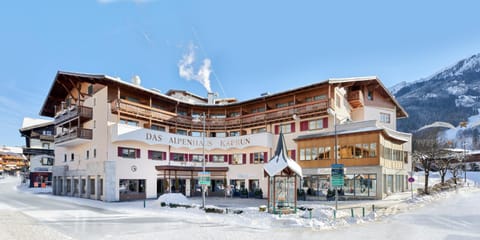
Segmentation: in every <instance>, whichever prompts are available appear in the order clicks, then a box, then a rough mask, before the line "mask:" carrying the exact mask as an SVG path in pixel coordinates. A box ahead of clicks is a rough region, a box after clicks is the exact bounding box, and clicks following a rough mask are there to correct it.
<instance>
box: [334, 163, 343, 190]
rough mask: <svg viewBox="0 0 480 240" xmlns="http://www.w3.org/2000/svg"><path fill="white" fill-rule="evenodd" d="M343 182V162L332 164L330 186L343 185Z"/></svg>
mask: <svg viewBox="0 0 480 240" xmlns="http://www.w3.org/2000/svg"><path fill="white" fill-rule="evenodd" d="M344 183H345V182H344V172H343V164H332V187H343V185H344Z"/></svg>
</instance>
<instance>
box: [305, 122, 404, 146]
mask: <svg viewBox="0 0 480 240" xmlns="http://www.w3.org/2000/svg"><path fill="white" fill-rule="evenodd" d="M371 131H382V132H383V133H384V134H385V135H387V136H389V137H390V138H393V139H396V140H398V141H402V142H408V141H410V138H411V134H409V133H403V132H398V131H394V130H391V129H388V128H385V127H381V126H378V125H377V121H376V120H367V121H361V122H347V123H343V124H338V125H337V132H336V134H337V135H343V134H353V133H362V132H371ZM334 135H335V131H331V132H321V133H314V134H309V135H302V136H298V137H297V138H296V139H295V140H304V139H312V138H319V137H327V136H334Z"/></svg>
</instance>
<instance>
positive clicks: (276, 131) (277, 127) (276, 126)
mask: <svg viewBox="0 0 480 240" xmlns="http://www.w3.org/2000/svg"><path fill="white" fill-rule="evenodd" d="M278 129H279V126H278V125H275V134H278Z"/></svg>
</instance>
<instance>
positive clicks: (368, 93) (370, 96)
mask: <svg viewBox="0 0 480 240" xmlns="http://www.w3.org/2000/svg"><path fill="white" fill-rule="evenodd" d="M367 99H368V100H370V101H373V91H372V90H368V92H367Z"/></svg>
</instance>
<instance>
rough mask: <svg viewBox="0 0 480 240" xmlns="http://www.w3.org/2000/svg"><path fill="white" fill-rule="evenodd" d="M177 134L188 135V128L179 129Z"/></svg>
mask: <svg viewBox="0 0 480 240" xmlns="http://www.w3.org/2000/svg"><path fill="white" fill-rule="evenodd" d="M177 134H178V135H185V136H187V135H188V134H187V130H183V129H177Z"/></svg>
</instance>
